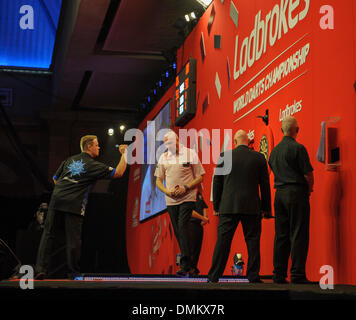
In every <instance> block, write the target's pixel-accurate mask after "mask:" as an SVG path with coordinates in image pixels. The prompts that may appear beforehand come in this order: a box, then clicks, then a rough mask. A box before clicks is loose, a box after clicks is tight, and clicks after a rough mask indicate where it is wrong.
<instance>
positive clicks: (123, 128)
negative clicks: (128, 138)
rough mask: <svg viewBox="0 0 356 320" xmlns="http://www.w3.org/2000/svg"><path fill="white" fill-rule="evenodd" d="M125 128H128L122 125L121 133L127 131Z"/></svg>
mask: <svg viewBox="0 0 356 320" xmlns="http://www.w3.org/2000/svg"><path fill="white" fill-rule="evenodd" d="M125 128H126V127H125V126H124V125H123V124H122V125H121V126H120V131H121V132H123V131H124V130H125Z"/></svg>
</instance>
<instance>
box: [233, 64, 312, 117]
mask: <svg viewBox="0 0 356 320" xmlns="http://www.w3.org/2000/svg"><path fill="white" fill-rule="evenodd" d="M307 72H308V70H306V71H304V72H303V73H302V74H300V75H299V76H296V77H295V78H294V79H293V80H291V81H289V82H288V83H286V84H285V85H284V86H283V87H280V88H279V89H278V90H277V91H276V92H274V93H272V94H271V95H270V96H269V97H267V98H266V99H265V100H263V101H262V102H260V103H259V104H258V105H257V106H255V107H254V108H252V109H251V110H249V111H247V112H246V113H245V114H244V115H242V116H241V117H240V118H238V119H236V120H235V121H234V123H236V122H237V121H239V120H241V119H242V118H244V117H246V116H247V115H248V114H250V113H251V112H252V111H254V110H256V109H257V108H258V107H259V106H261V105H262V104H264V103H265V102H266V101H267V100H269V99H270V98H272V97H273V96H274V95H275V94H277V93H278V92H279V91H281V90H283V89H284V88H285V87H288V86H289V85H290V84H291V83H292V82H294V81H295V80H297V79H298V78H300V77H301V76H303V75H305V74H306V73H307Z"/></svg>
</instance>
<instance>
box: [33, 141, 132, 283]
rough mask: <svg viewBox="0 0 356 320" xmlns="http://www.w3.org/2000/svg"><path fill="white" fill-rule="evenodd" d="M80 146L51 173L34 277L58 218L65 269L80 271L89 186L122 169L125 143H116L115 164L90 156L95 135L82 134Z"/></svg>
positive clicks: (46, 257) (45, 260)
mask: <svg viewBox="0 0 356 320" xmlns="http://www.w3.org/2000/svg"><path fill="white" fill-rule="evenodd" d="M80 148H81V150H82V152H81V153H80V154H77V155H74V156H71V157H69V158H68V159H67V160H65V161H63V162H62V164H61V165H60V167H59V168H58V170H57V171H56V173H55V175H54V176H53V181H54V183H55V187H54V190H53V193H52V197H51V201H50V204H49V209H48V214H47V218H46V222H45V228H44V231H43V234H42V238H41V242H40V245H39V249H38V254H37V262H36V273H37V275H36V279H43V278H45V277H46V274H47V272H48V266H49V262H50V256H51V251H52V246H53V242H54V239H55V234H56V232H57V230H58V229H59V225H60V222H61V220H63V221H64V227H65V238H66V255H67V264H68V269H69V272H70V274H71V275H72V276H73V275H75V274H78V273H79V272H80V268H79V260H80V250H81V235H82V224H83V217H84V214H85V207H86V204H87V201H88V195H89V192H90V189H91V188H92V186H93V185H94V183H95V182H96V181H97V180H99V179H114V178H119V177H121V176H122V175H123V174H124V172H125V170H126V165H127V164H126V159H125V151H126V148H127V146H126V145H120V147H119V150H120V152H121V154H122V156H121V159H120V162H119V163H118V165H117V167H116V168H112V167H109V166H107V165H105V164H103V163H101V162H98V161H95V160H94V158H96V157H97V156H99V150H100V147H99V143H98V139H97V137H96V136H92V135H88V136H84V137H82V138H81V140H80Z"/></svg>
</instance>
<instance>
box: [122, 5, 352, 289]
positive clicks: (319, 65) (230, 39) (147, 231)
mask: <svg viewBox="0 0 356 320" xmlns="http://www.w3.org/2000/svg"><path fill="white" fill-rule="evenodd" d="M232 2H233V3H234V5H235V7H236V8H237V10H238V11H239V17H238V27H236V26H235V24H234V23H233V21H232V19H231V17H230V5H231V1H227V0H225V1H224V2H223V3H221V1H220V0H216V1H214V2H213V4H212V5H211V6H210V7H209V8H208V9H207V11H206V12H205V14H204V15H203V16H202V17H201V19H200V21H199V23H198V24H197V26H196V27H195V28H194V30H193V31H192V32H191V34H190V35H189V36H188V37H187V39H186V40H185V42H184V45H183V46H182V47H181V48H180V49H179V50H178V54H177V69H178V71H180V68H181V67H182V66H183V65H184V64H185V63H186V62H187V60H188V59H189V58H190V57H193V58H195V59H197V97H199V98H198V101H197V114H196V116H195V117H194V118H193V119H192V120H191V121H190V122H189V123H188V124H187V125H186V128H195V129H197V130H200V129H202V128H207V129H208V130H209V131H210V133H212V129H221V130H223V129H231V130H232V132H233V133H234V132H235V131H236V130H238V129H244V130H246V131H247V132H251V133H252V132H253V133H254V137H255V138H254V140H255V143H254V148H255V149H256V150H259V146H260V141H261V138H262V136H263V135H264V134H266V135H267V137H268V141H269V152H270V150H271V148H272V147H273V145H276V144H277V143H278V142H279V141H280V140H281V139H282V133H281V130H280V127H281V121H280V116H281V114H282V112H283V111H284V112H285V111H286V110H290V108H291V106H293V105H295V106H296V107H295V109H296V110H295V111H297V112H296V113H295V114H294V116H295V117H296V118H297V120H298V122H299V125H300V128H301V130H300V133H299V135H298V138H297V140H298V141H299V142H300V143H302V144H304V145H305V146H306V148H307V150H308V152H309V156H310V158H311V162H312V165H313V167H314V170H315V171H314V174H315V187H314V193H313V194H312V196H311V226H310V246H309V248H310V250H309V256H308V261H307V275H308V276H309V278H310V279H311V280H314V281H316V280H319V279H320V277H321V275H320V273H319V270H320V267H321V266H322V265H325V264H327V265H331V266H332V267H333V268H334V273H335V281H336V283H348V284H355V283H356V272H355V271H354V270H355V268H354V267H355V265H356V250H355V249H354V248H353V243H354V240H355V235H354V234H353V232H352V229H353V228H355V227H356V218H355V215H354V214H353V212H354V211H355V210H356V203H355V200H354V198H355V197H354V196H353V190H354V189H355V188H356V177H355V165H354V159H355V156H356V151H355V143H356V126H355V120H356V108H355V107H356V106H355V101H356V100H355V98H356V97H355V90H354V88H353V84H354V82H355V75H356V64H355V58H356V56H355V48H356V47H355V44H356V41H355V31H354V30H355V28H354V26H355V13H356V5H355V4H354V1H352V0H343V1H336V0H330V1H328V5H330V6H332V8H333V9H334V18H335V24H334V29H333V30H323V29H322V28H321V27H320V19H321V18H322V16H323V14H321V13H320V7H321V6H322V5H324V3H323V2H322V1H321V0H313V1H307V0H300V1H298V0H294V1H291V0H289V1H287V0H284V1H278V0H240V1H237V0H232ZM298 3H299V5H298V6H296V9H295V10H294V11H292V13H291V19H289V18H288V10H289V6H291V4H298ZM286 4H287V7H286V20H285V22H286V24H283V23H282V24H281V37H280V39H278V31H279V29H278V28H279V25H278V27H277V40H276V42H275V43H274V45H273V46H270V44H269V38H271V37H270V34H269V33H268V36H267V42H266V52H265V53H262V55H261V57H260V59H258V60H257V61H255V62H254V63H253V64H252V65H251V66H250V67H248V66H247V68H246V71H245V72H244V73H243V74H241V75H240V76H239V77H238V78H235V79H234V73H235V72H236V71H238V70H239V69H240V68H239V62H240V50H241V48H242V47H243V41H244V39H245V38H246V37H248V41H249V40H250V38H251V43H253V40H254V39H253V34H254V30H255V31H256V32H257V30H258V27H259V26H260V27H261V23H262V20H263V21H264V22H266V20H268V17H269V19H270V18H271V16H272V13H273V9H275V10H277V6H278V9H280V8H281V7H282V6H284V5H286ZM308 4H309V7H308ZM306 5H307V6H306ZM213 9H214V10H215V18H214V20H213V24H212V26H211V30H210V33H209V31H208V22H209V18H210V15H211V12H212V10H213ZM259 12H260V16H259V20H258V18H257V24H256V20H255V17H256V15H257V14H258V13H259ZM275 12H277V11H275ZM300 13H301V14H302V16H299V17H302V18H303V19H302V20H300V21H297V20H298V18H296V17H298V14H300ZM303 13H306V15H305V17H304V15H303ZM281 16H282V21H284V20H283V16H284V15H283V14H282V15H281V13H280V12H279V15H278V19H280V17H281ZM276 17H277V15H275V16H274V20H273V21H275V20H276ZM295 18H296V19H297V20H295V21H297V23H296V24H295V26H294V27H293V28H290V25H289V22H290V23H291V24H292V23H293V21H294V20H293V19H295ZM285 27H286V28H287V29H288V32H286V33H284V30H287V29H285ZM268 29H270V25H268ZM274 30H275V29H274V27H273V28H272V36H273V32H274ZM268 31H269V30H268ZM260 32H262V31H261V29H260ZM202 34H203V37H204V42H205V50H206V57H205V59H204V60H202V57H201V53H200V45H199V44H200V38H201V35H202ZM214 35H221V48H220V49H215V48H214ZM255 35H257V33H256V34H255ZM260 35H261V34H260ZM236 36H238V50H236V52H237V55H236V57H237V61H236V62H237V63H236V65H237V66H236V68H235V43H236V41H235V40H236ZM303 49H304V50H306V49H308V51H304V53H306V52H307V54H306V55H304V56H303V57H302V58H303V59H304V60H303V61H302V62H303V63H301V64H300V65H299V66H298V67H296V68H295V69H294V68H293V70H289V71H288V72H285V74H282V75H281V77H280V79H278V80H277V81H276V82H275V83H274V84H273V85H270V84H271V81H272V80H271V79H273V75H274V73H275V72H277V71H278V70H279V71H282V72H283V71H284V70H285V69H283V66H282V63H283V62H286V61H287V60H288V58H291V57H293V55H294V54H295V53H297V52H302V50H303ZM252 53H253V51H250V53H249V55H250V57H252ZM228 62H229V70H230V75H231V79H230V82H229V80H228V72H227V63H228ZM279 68H281V69H279ZM240 71H241V69H240ZM216 74H218V77H219V81H220V84H221V93H220V97H219V95H218V92H217V89H216V86H215V81H216ZM277 75H278V73H277ZM262 84H263V91H262V90H261V85H262ZM251 88H259V92H258V94H257V95H256V96H255V97H254V99H253V100H252V101H251V102H250V103H248V104H247V105H246V106H243V107H242V108H241V110H239V111H237V112H234V101H236V100H237V99H238V98H239V97H240V96H242V95H243V94H244V93H245V92H247V91H249V90H250V89H251ZM173 93H174V88H173V87H172V88H170V89H169V90H168V91H167V92H166V94H165V96H164V97H163V98H162V99H161V101H160V102H159V103H158V104H157V105H156V106H155V108H154V109H153V111H152V112H151V113H150V114H149V115H148V116H147V118H146V119H145V121H144V122H143V123H142V128H143V127H144V126H145V123H146V121H147V120H150V119H152V118H153V117H154V116H155V114H156V113H157V112H158V111H159V110H160V108H161V107H163V105H164V104H165V102H166V101H167V100H168V99H170V98H172V97H173ZM207 95H209V106H208V107H207V109H206V110H205V112H203V107H202V104H203V101H204V99H205V97H206V96H207ZM266 109H268V110H269V116H270V117H269V119H270V123H269V126H268V127H266V126H265V124H264V123H263V122H262V120H261V119H259V118H257V116H262V115H264V113H265V110H266ZM335 119H336V120H337V121H335V122H333V120H335ZM323 121H326V122H327V127H331V128H336V132H337V137H336V140H335V143H336V145H337V146H339V147H340V164H341V165H340V166H338V167H337V170H336V171H329V170H327V166H326V165H325V164H323V163H320V162H318V161H317V160H316V153H317V150H318V147H319V142H320V133H321V123H322V122H323ZM142 128H141V129H142ZM223 138H224V135H223V134H221V136H220V143H221V145H222V143H223ZM215 142H216V141H215ZM220 149H221V147H220V148H218V149H217V150H220ZM215 156H216V155H215ZM204 167H205V170H206V172H207V173H206V175H205V177H204V182H203V186H204V192H203V195H204V198H205V199H206V200H210V190H211V180H212V174H213V169H214V167H215V164H214V163H210V164H205V165H204ZM135 170H139V166H138V165H136V166H135V165H133V166H132V168H131V171H130V174H131V177H130V185H129V190H128V207H127V251H128V258H129V264H130V268H131V272H132V273H174V272H175V270H176V266H175V256H176V253H177V252H178V246H177V243H176V241H175V239H174V237H172V232H171V231H170V226H169V225H170V223H169V217H168V215H167V214H164V215H162V216H160V217H157V218H154V219H152V220H149V221H147V222H144V223H141V224H140V223H139V222H138V214H137V215H136V218H135V210H136V211H137V209H135V206H136V207H137V206H139V203H137V201H138V200H139V193H140V190H139V189H140V188H139V187H140V177H139V173H138V171H135ZM135 172H136V175H138V177H136V180H135V177H134V175H135ZM270 177H271V185H272V186H273V173H271V175H270ZM273 197H274V190H273V189H272V199H273ZM136 199H137V200H136ZM208 214H209V217H210V224H208V225H207V226H206V227H205V228H204V239H203V248H202V252H201V257H200V261H199V265H198V268H199V269H200V270H201V272H202V274H206V273H207V272H208V270H209V267H210V264H211V259H212V254H213V248H214V245H215V241H216V235H217V231H216V227H217V222H218V218H217V217H215V216H213V210H212V203H211V202H210V201H209V209H208ZM135 219H136V220H135ZM134 221H136V222H137V223H134ZM157 230H158V231H157ZM273 239H274V221H273V220H268V221H263V225H262V238H261V254H262V261H261V274H265V275H266V274H272V270H273V265H272V256H273ZM235 252H241V253H242V254H243V256H244V257H245V259H246V258H247V251H246V246H245V242H244V239H243V234H242V228H241V226H239V227H238V229H237V232H236V235H235V239H234V241H233V245H232V248H231V253H230V255H231V256H230V257H229V260H228V264H227V266H226V270H225V274H230V269H231V266H232V264H233V263H232V256H233V254H234V253H235Z"/></svg>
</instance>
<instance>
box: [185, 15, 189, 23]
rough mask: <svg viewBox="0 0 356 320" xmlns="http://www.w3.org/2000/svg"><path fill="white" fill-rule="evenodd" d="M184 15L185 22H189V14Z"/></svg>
mask: <svg viewBox="0 0 356 320" xmlns="http://www.w3.org/2000/svg"><path fill="white" fill-rule="evenodd" d="M184 17H185V20H186V21H187V22H189V16H188V15H187V14H186V15H185V16H184Z"/></svg>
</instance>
